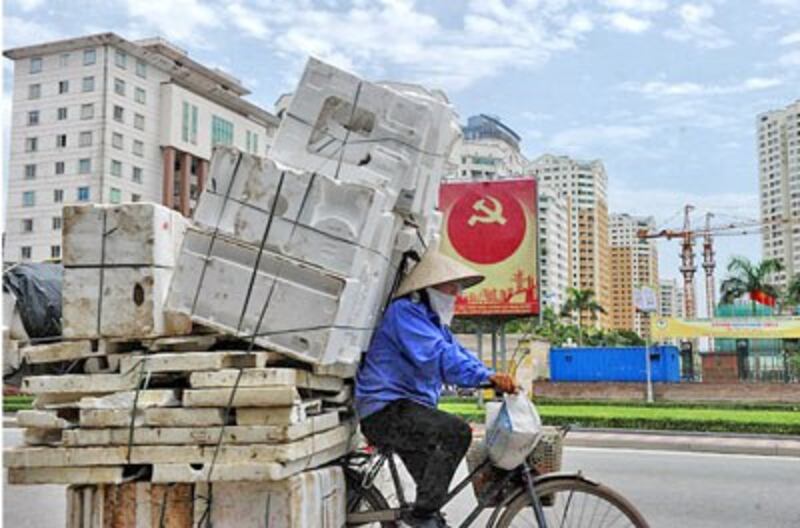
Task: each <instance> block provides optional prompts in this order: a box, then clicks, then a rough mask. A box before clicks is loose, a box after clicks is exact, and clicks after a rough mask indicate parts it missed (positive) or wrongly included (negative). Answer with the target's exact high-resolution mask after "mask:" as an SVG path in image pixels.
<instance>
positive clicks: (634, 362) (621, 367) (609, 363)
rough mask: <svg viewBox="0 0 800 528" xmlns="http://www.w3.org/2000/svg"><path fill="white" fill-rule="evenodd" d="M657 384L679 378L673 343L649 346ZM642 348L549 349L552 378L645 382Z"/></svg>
mask: <svg viewBox="0 0 800 528" xmlns="http://www.w3.org/2000/svg"><path fill="white" fill-rule="evenodd" d="M649 352H650V362H651V367H650V368H651V377H652V380H653V381H654V382H656V383H678V382H679V381H680V377H681V376H680V374H681V373H680V352H679V351H678V347H676V346H672V345H659V346H652V347H650V348H649ZM645 365H646V356H645V347H643V346H640V347H579V348H551V349H550V380H551V381H630V382H645V381H647V370H646V366H645Z"/></svg>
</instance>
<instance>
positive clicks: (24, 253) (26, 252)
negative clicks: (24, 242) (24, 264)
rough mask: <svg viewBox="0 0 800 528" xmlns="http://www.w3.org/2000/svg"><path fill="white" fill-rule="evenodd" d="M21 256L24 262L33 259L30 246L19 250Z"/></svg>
mask: <svg viewBox="0 0 800 528" xmlns="http://www.w3.org/2000/svg"><path fill="white" fill-rule="evenodd" d="M19 256H20V258H21V259H22V260H30V259H31V247H30V246H22V247H20V248H19Z"/></svg>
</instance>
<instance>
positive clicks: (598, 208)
mask: <svg viewBox="0 0 800 528" xmlns="http://www.w3.org/2000/svg"><path fill="white" fill-rule="evenodd" d="M527 172H528V174H531V175H533V176H535V177H536V179H537V180H538V181H539V184H540V186H541V188H542V189H547V188H549V189H552V190H553V191H555V192H558V193H561V194H562V195H565V196H568V197H569V199H570V224H571V225H570V236H571V242H570V246H569V247H570V255H569V259H570V262H569V269H570V278H569V286H571V287H574V288H580V289H584V290H586V289H589V290H592V291H593V292H594V294H595V298H596V300H597V302H598V303H599V304H600V305H601V306H602V307H603V308H605V310H606V311H609V310H610V306H611V254H610V248H609V242H608V190H607V189H608V177H607V175H606V171H605V168H604V167H603V163H602V162H601V161H599V160H594V161H579V160H574V159H572V158H570V157H567V156H554V155H552V154H544V155H542V156H540V157H538V158H537V159H535V160H534V161H532V162H531V163H530V164H529V165H528V169H527ZM585 317H587V318H588V314H585ZM596 322H597V324H598V325H599V326H601V327H604V328H607V327H608V326H609V323H610V317H609V316H608V314H601V315H600V317H599V318H598V320H597V321H596ZM582 323H583V324H592V323H594V321H591V320H590V319H585V320H584V321H582Z"/></svg>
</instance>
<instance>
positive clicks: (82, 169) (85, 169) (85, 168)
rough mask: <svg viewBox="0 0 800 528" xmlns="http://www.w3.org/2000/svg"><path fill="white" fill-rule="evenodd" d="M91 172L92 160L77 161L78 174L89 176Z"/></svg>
mask: <svg viewBox="0 0 800 528" xmlns="http://www.w3.org/2000/svg"><path fill="white" fill-rule="evenodd" d="M90 172H92V160H91V159H89V158H83V159H79V160H78V174H89V173H90Z"/></svg>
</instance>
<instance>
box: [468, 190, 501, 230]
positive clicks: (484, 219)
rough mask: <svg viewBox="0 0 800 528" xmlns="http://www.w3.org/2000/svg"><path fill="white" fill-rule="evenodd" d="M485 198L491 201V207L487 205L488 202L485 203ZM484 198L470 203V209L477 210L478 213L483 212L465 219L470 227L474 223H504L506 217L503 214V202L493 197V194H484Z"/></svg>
mask: <svg viewBox="0 0 800 528" xmlns="http://www.w3.org/2000/svg"><path fill="white" fill-rule="evenodd" d="M486 199H488V200H489V202H491V204H492V207H489V204H487V203H486ZM486 199H484V198H481V199H480V200H478V201H477V202H475V203H474V204H472V209H473V210H475V211H478V212H479V213H483V214H482V215H477V214H474V215H472V216H471V217H470V218H469V220H467V224H469V226H470V227H472V226H474V225H475V224H476V223H479V222H480V223H481V224H500V225H506V218H505V217H504V216H503V204H501V203H500V201H499V200H498V199H497V198H495V197H494V196H489V195H488V194H487V195H486Z"/></svg>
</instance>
